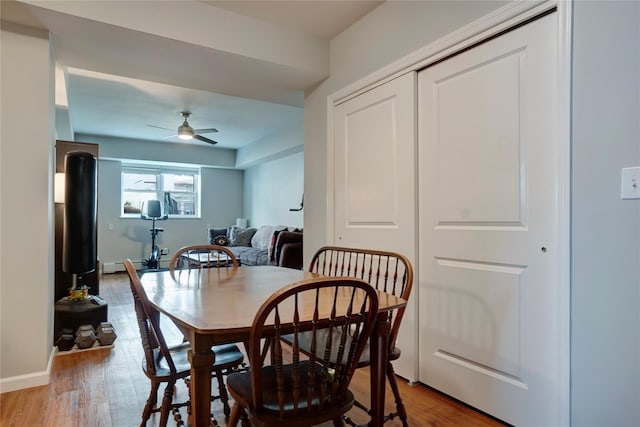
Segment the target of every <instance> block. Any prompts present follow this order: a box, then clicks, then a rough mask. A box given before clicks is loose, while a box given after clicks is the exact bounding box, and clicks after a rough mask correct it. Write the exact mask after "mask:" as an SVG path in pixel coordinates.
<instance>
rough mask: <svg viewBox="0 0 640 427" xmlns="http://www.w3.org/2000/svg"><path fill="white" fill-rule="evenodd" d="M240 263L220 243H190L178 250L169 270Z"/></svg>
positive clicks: (234, 265)
mask: <svg viewBox="0 0 640 427" xmlns="http://www.w3.org/2000/svg"><path fill="white" fill-rule="evenodd" d="M239 266H240V263H239V262H238V259H237V258H236V256H235V255H234V254H233V252H231V251H230V250H229V249H228V248H225V247H224V246H218V245H190V246H184V247H182V248H180V249H178V250H177V251H176V253H175V254H173V256H172V257H171V261H169V270H171V271H174V270H176V269H192V268H199V269H202V268H221V267H233V268H238V267H239Z"/></svg>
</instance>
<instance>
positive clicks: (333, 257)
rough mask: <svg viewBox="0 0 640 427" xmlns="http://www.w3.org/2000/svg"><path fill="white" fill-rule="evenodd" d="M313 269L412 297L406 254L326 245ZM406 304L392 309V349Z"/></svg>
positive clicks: (317, 256)
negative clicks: (355, 279)
mask: <svg viewBox="0 0 640 427" xmlns="http://www.w3.org/2000/svg"><path fill="white" fill-rule="evenodd" d="M309 271H311V272H314V273H319V274H322V275H323V276H347V277H356V278H358V279H362V280H365V281H366V282H367V283H369V284H370V285H371V286H373V287H374V288H376V289H378V290H380V291H383V292H386V293H388V294H393V295H395V296H398V297H400V298H402V299H404V300H407V301H408V300H409V296H410V295H411V288H412V287H413V267H412V266H411V263H410V262H409V260H408V259H407V257H405V256H404V255H402V254H399V253H396V252H390V251H383V250H371V249H357V248H347V247H340V246H324V247H322V248H320V249H318V250H317V251H316V253H315V254H314V255H313V258H312V259H311V263H310V265H309ZM405 309H406V307H402V308H400V309H398V310H395V312H394V311H390V312H389V318H390V319H389V320H390V321H391V332H390V335H389V349H390V351H391V350H393V349H394V347H395V345H396V339H397V337H398V330H399V328H400V322H401V321H402V317H403V316H404V312H405Z"/></svg>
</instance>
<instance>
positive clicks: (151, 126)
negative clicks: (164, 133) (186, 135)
mask: <svg viewBox="0 0 640 427" xmlns="http://www.w3.org/2000/svg"><path fill="white" fill-rule="evenodd" d="M147 126H149V127H150V128H157V129H164V130H170V131H171V132H175V131H176V130H175V129H169V128H163V127H162V126H155V125H147Z"/></svg>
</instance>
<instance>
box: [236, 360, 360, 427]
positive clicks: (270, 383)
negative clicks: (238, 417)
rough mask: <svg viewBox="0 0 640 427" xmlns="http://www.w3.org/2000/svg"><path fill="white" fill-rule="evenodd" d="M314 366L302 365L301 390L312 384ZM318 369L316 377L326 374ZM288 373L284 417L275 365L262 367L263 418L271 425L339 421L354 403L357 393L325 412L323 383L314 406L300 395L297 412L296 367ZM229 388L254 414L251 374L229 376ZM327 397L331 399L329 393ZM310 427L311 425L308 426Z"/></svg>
mask: <svg viewBox="0 0 640 427" xmlns="http://www.w3.org/2000/svg"><path fill="white" fill-rule="evenodd" d="M310 366H311V364H310V363H309V362H308V361H301V362H300V366H299V369H300V371H299V372H300V374H299V376H300V384H299V387H300V390H307V387H308V385H309V370H310ZM314 366H315V375H317V376H319V375H322V372H321V369H320V366H319V365H317V364H316V365H314ZM283 371H284V375H283V377H284V388H285V390H286V391H285V393H284V395H285V398H286V399H287V400H286V401H285V402H284V414H283V415H282V416H281V414H280V402H279V401H278V393H277V390H278V385H277V379H276V369H275V367H274V366H265V367H263V368H262V389H263V399H264V402H263V408H262V409H261V412H260V419H261V420H265V419H271V422H267V424H269V425H282V423H285V422H287V423H291V425H296V423H295V420H296V419H302V418H303V419H304V420H305V421H310V420H313V419H316V420H317V422H318V423H322V422H325V421H329V420H331V419H333V418H335V414H336V413H338V414H341V413H345V412H347V411H348V410H349V409H351V407H352V406H353V404H354V401H355V399H354V396H353V393H352V392H351V391H349V390H347V392H346V393H345V397H344V399H343V401H342V402H340V403H339V404H338V405H335V404H334V405H333V406H334V408H336V407H337V408H338V409H336V410H333V411H330V412H329V413H327V411H326V409H324V410H321V408H320V407H319V403H320V386H319V383H320V381H318V382H317V385H316V386H315V387H314V388H313V390H314V393H313V395H312V399H311V405H309V404H308V401H307V396H306V392H305V393H300V400H299V401H298V409H297V410H294V402H293V400H292V399H291V396H293V395H294V393H292V389H293V382H292V378H293V366H292V365H285V366H284V367H283ZM227 385H228V387H229V392H230V393H231V395H232V396H233V398H234V399H235V400H236V401H238V402H240V403H241V404H242V406H244V407H245V408H249V410H250V411H254V409H255V405H254V404H253V394H252V386H251V372H236V373H232V374H230V375H229V376H228V377H227ZM327 397H330V395H329V393H327ZM306 425H309V424H306Z"/></svg>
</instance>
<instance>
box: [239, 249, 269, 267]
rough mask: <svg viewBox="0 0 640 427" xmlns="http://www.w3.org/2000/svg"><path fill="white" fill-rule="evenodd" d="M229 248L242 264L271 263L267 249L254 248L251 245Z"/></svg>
mask: <svg viewBox="0 0 640 427" xmlns="http://www.w3.org/2000/svg"><path fill="white" fill-rule="evenodd" d="M229 250H230V251H231V252H233V254H234V255H235V256H236V258H238V261H240V265H245V266H252V265H269V260H268V259H267V251H266V250H265V249H257V248H252V247H251V246H230V247H229Z"/></svg>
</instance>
